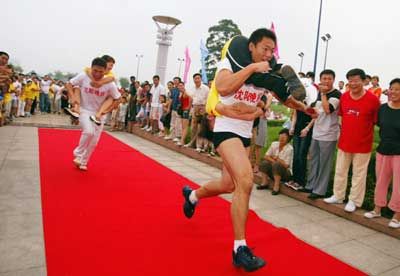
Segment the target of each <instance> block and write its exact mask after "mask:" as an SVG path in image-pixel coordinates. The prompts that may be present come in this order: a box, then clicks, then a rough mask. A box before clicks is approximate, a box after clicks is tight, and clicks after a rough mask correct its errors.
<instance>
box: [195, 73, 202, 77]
mask: <svg viewBox="0 0 400 276" xmlns="http://www.w3.org/2000/svg"><path fill="white" fill-rule="evenodd" d="M196 76H199V77H200V78H201V74H200V73H194V74H193V78H195V77H196Z"/></svg>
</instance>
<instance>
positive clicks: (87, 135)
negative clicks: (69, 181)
mask: <svg viewBox="0 0 400 276" xmlns="http://www.w3.org/2000/svg"><path fill="white" fill-rule="evenodd" d="M89 116H90V114H88V113H86V112H82V113H81V114H80V115H79V121H80V124H81V127H82V134H81V138H80V140H79V144H78V146H77V147H76V148H75V149H74V151H73V154H74V157H75V159H77V161H79V162H74V163H75V164H76V165H80V164H82V159H83V157H84V155H85V153H86V151H87V149H88V145H89V143H90V142H91V140H92V138H93V136H94V127H95V126H94V124H93V123H92V122H91V121H90V119H89Z"/></svg>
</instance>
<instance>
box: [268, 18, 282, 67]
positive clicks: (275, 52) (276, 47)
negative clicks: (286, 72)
mask: <svg viewBox="0 0 400 276" xmlns="http://www.w3.org/2000/svg"><path fill="white" fill-rule="evenodd" d="M270 29H271V31H273V32H274V34H275V35H276V32H275V25H274V22H272V23H271V28H270ZM276 36H277V35H276ZM274 56H275V58H276V60H278V59H279V58H280V56H279V49H278V39H277V40H276V45H275V49H274Z"/></svg>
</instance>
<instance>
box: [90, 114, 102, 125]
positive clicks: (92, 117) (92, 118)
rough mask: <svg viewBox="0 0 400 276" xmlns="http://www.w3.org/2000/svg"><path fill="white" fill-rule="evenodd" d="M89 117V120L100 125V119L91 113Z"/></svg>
mask: <svg viewBox="0 0 400 276" xmlns="http://www.w3.org/2000/svg"><path fill="white" fill-rule="evenodd" d="M89 118H90V120H91V121H92V122H93V123H95V124H96V125H98V126H99V125H101V122H100V120H99V119H97V118H96V116H94V115H91V116H90V117H89Z"/></svg>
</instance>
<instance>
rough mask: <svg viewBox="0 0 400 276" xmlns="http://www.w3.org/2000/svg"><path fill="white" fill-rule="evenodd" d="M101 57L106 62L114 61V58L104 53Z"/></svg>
mask: <svg viewBox="0 0 400 276" xmlns="http://www.w3.org/2000/svg"><path fill="white" fill-rule="evenodd" d="M101 58H102V59H104V60H105V61H106V62H112V63H115V59H114V58H113V57H112V56H109V55H104V56H102V57H101Z"/></svg>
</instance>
